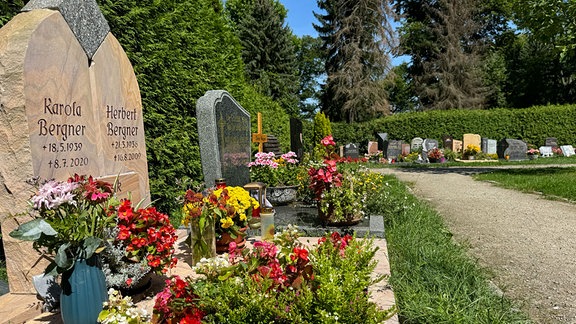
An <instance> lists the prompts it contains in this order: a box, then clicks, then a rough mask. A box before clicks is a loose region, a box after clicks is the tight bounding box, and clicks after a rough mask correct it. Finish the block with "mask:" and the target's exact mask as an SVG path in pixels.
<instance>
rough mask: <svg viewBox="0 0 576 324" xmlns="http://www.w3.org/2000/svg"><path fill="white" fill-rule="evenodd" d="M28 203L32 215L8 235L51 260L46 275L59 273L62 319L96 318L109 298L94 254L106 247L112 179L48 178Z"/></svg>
mask: <svg viewBox="0 0 576 324" xmlns="http://www.w3.org/2000/svg"><path fill="white" fill-rule="evenodd" d="M30 204H31V207H32V210H31V212H30V213H29V215H30V216H31V217H32V220H31V221H29V222H26V223H23V224H21V225H20V226H19V227H18V228H17V229H16V230H14V231H12V232H11V233H10V236H12V237H14V238H17V239H22V240H27V241H32V242H33V247H34V248H35V249H36V250H38V251H39V252H41V253H42V254H43V255H46V256H47V257H48V258H50V259H51V260H52V261H51V263H50V265H49V266H48V268H47V269H46V270H45V274H48V275H55V274H57V273H61V274H62V280H61V286H62V294H61V296H60V310H61V315H62V319H63V321H64V322H65V323H84V322H95V321H96V318H97V317H98V314H99V312H100V310H101V309H102V302H104V301H105V300H106V299H107V297H108V296H107V293H106V282H105V278H104V273H103V272H102V270H101V269H100V263H99V260H98V258H97V257H96V254H97V253H99V252H101V250H102V249H103V248H104V240H105V238H106V228H108V227H110V226H114V225H115V220H114V217H115V216H114V212H113V210H114V206H115V205H116V204H117V201H116V200H115V199H114V198H113V186H112V184H110V183H107V182H104V181H101V180H95V179H94V178H92V177H88V178H86V177H84V176H78V175H75V176H74V177H71V178H70V179H68V181H55V180H50V181H47V182H45V183H44V184H43V185H42V186H40V188H39V190H38V192H37V193H36V194H35V195H34V196H33V197H32V198H31V200H30ZM89 301H92V302H89ZM94 301H97V302H96V303H94ZM80 305H81V306H80ZM80 309H81V311H80Z"/></svg>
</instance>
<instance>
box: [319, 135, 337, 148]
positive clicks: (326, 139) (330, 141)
mask: <svg viewBox="0 0 576 324" xmlns="http://www.w3.org/2000/svg"><path fill="white" fill-rule="evenodd" d="M320 143H322V145H324V146H329V145H332V146H334V145H336V142H334V138H332V135H328V136H326V137H324V138H323V139H322V140H321V141H320Z"/></svg>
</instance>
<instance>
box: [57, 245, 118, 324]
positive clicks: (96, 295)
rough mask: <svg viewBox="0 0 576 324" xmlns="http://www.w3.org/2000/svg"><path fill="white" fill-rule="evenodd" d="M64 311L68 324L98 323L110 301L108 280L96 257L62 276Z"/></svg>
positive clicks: (82, 260) (62, 311)
mask: <svg viewBox="0 0 576 324" xmlns="http://www.w3.org/2000/svg"><path fill="white" fill-rule="evenodd" d="M61 286H62V294H61V295H60V312H61V315H62V320H63V321H64V323H65V324H92V323H94V324H96V323H97V320H98V314H100V311H102V303H103V302H105V301H107V300H108V291H107V289H106V278H105V277H104V272H102V269H101V268H100V264H99V260H98V257H97V256H96V255H94V256H92V257H91V258H90V259H80V260H77V261H76V263H75V264H74V267H73V268H72V270H70V271H67V272H65V273H63V274H62V282H61Z"/></svg>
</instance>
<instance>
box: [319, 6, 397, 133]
mask: <svg viewBox="0 0 576 324" xmlns="http://www.w3.org/2000/svg"><path fill="white" fill-rule="evenodd" d="M318 7H319V8H320V9H323V10H324V11H325V13H315V16H316V18H317V19H318V24H317V25H314V27H315V28H316V30H317V31H318V33H319V34H320V37H321V38H322V41H323V45H324V55H325V59H326V74H327V80H326V84H325V85H324V92H323V95H322V100H321V101H322V110H323V111H325V112H326V114H327V115H328V116H329V117H330V119H331V120H333V121H341V120H346V121H348V122H355V121H361V120H366V119H369V118H373V117H376V116H379V115H382V114H388V113H390V108H389V104H388V101H387V96H386V93H385V91H384V87H383V82H382V81H383V80H384V78H385V76H386V74H387V72H389V70H390V65H391V58H390V56H391V54H392V50H393V48H394V44H395V38H394V30H393V28H392V27H391V24H390V22H389V19H390V18H391V15H392V11H391V9H390V6H389V3H388V1H387V0H355V1H353V0H318Z"/></svg>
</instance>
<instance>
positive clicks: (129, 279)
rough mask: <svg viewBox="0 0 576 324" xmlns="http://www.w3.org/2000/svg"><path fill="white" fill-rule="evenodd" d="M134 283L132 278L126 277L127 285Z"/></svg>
mask: <svg viewBox="0 0 576 324" xmlns="http://www.w3.org/2000/svg"><path fill="white" fill-rule="evenodd" d="M131 284H132V278H128V279H126V285H127V286H130V285H131Z"/></svg>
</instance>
